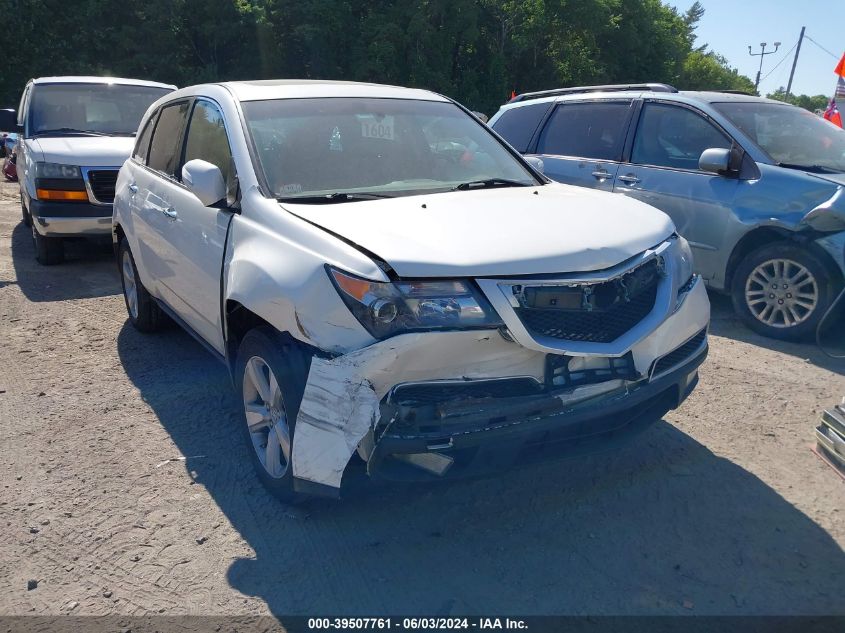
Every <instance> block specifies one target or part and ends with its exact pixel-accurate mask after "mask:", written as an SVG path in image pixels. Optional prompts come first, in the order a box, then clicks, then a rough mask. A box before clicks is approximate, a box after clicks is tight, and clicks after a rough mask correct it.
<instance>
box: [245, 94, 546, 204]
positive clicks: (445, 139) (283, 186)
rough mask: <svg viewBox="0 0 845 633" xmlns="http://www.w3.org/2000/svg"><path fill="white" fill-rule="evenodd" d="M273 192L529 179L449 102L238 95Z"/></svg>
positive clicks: (386, 193) (383, 192) (395, 192)
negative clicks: (253, 98) (266, 98)
mask: <svg viewBox="0 0 845 633" xmlns="http://www.w3.org/2000/svg"><path fill="white" fill-rule="evenodd" d="M243 110H244V115H245V118H246V122H247V126H248V128H249V131H250V134H251V135H252V139H253V142H254V143H255V147H256V148H257V150H258V159H259V162H260V163H261V165H260V167H261V169H262V170H263V173H264V177H265V179H266V181H267V184H268V185H269V187H270V188H271V190H272V192H273V195H274V196H276V197H277V198H281V199H286V200H292V199H302V201H303V202H306V201H309V200H307V198H309V197H310V198H312V200H310V201H314V200H313V198H314V197H318V196H331V195H332V194H357V195H356V196H349V197H343V196H337V195H336V196H335V197H334V198H330V200H332V201H335V200H337V201H342V200H345V199H361V198H363V197H364V196H365V195H366V194H370V195H371V196H372V197H392V196H400V195H414V194H419V193H426V192H433V191H448V190H450V189H454V188H456V187H458V186H461V188H469V187H467V186H466V185H467V183H473V184H480V185H485V184H486V185H489V186H514V185H520V184H521V185H536V184H538V183H537V180H536V179H535V178H534V176H532V175H531V173H530V172H529V171H528V170H527V169H526V168H525V167H524V166H523V165H522V164H521V163H520V162H519V161H518V160H517V159H516V158H514V156H513V155H512V154H511V153H510V152H509V151H508V150H507V149H505V147H504V146H503V145H502V144H501V143H500V142H499V141H498V140H497V139H496V138H495V137H494V136H493V135H492V134H491V133H490V132H489V131H488V130H487V128H485V127H484V126H483V125H482V124H481V123H480V122H479V121H477V120H476V119H474V118H473V117H471V116H470V115H468V114H466V113H465V112H463V111H462V110H461V109H460V108H458V107H457V106H455V105H454V104H452V103H444V102H434V101H413V100H409V99H364V98H331V99H276V100H272V101H250V102H245V103H244V104H243Z"/></svg>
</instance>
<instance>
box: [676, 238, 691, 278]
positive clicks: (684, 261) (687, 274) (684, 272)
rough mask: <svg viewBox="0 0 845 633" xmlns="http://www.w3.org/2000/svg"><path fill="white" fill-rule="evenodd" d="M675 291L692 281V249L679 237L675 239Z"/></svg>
mask: <svg viewBox="0 0 845 633" xmlns="http://www.w3.org/2000/svg"><path fill="white" fill-rule="evenodd" d="M674 252H675V266H676V271H677V272H676V273H675V289H676V290H680V289H681V288H684V287H685V286H686V285H687V284H689V283H690V281H692V275H693V270H692V249H691V248H690V245H689V242H687V241H686V240H685V239H684V238H682V237H681V236H680V235H679V236H677V238H675V248H674Z"/></svg>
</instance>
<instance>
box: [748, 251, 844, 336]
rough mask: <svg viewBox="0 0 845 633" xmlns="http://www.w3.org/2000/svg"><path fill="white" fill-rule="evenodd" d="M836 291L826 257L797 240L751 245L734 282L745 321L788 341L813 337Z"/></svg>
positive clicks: (759, 331)
mask: <svg viewBox="0 0 845 633" xmlns="http://www.w3.org/2000/svg"><path fill="white" fill-rule="evenodd" d="M835 294H836V293H835V288H834V284H833V281H832V279H831V275H830V273H829V271H828V268H827V267H826V266H825V265H824V263H822V261H821V260H820V259H819V258H818V257H816V256H815V255H814V254H813V253H812V252H810V251H809V250H807V249H806V248H802V247H801V246H799V245H797V244H793V243H791V242H777V243H775V244H768V245H766V246H762V247H760V248H758V249H755V250H753V251H751V252H750V253H749V254H748V255H746V257H745V259H743V260H742V262H741V263H740V264H739V266H738V267H737V269H736V272H735V273H734V276H733V282H732V284H731V297H732V299H733V305H734V310H735V311H736V313H737V314H738V315H739V317H740V318H741V319H742V320H743V321H744V322H745V324H746V325H747V326H748V327H750V328H751V329H752V330H754V331H755V332H757V333H758V334H762V335H763V336H768V337H771V338H775V339H779V340H782V341H803V340H809V339H811V338H812V337H813V336H814V335H815V332H816V328H817V327H818V324H819V322H820V321H821V319H822V317H823V316H824V314H825V312H827V309H828V308H829V307H830V303H831V301H832V300H833V297H834V296H835Z"/></svg>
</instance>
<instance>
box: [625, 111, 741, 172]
mask: <svg viewBox="0 0 845 633" xmlns="http://www.w3.org/2000/svg"><path fill="white" fill-rule="evenodd" d="M711 147H720V148H724V149H730V148H731V140H730V139H729V138H728V137H727V136H725V135H724V134H723V133H722V132H721V131H720V130H719V129H718V128H716V127H715V126H714V125H713V124H712V123H710V122H709V121H707V120H706V119H705V118H704V117H703V116H701V115H700V114H698V113H696V112H694V111H692V110H690V109H688V108H681V107H678V106H673V105H669V104H666V103H646V104H645V106H644V107H643V113H642V115H641V116H640V123H639V126H638V127H637V135H636V136H635V137H634V147H633V150H632V152H631V162H632V163H637V164H639V165H656V166H659V167H673V168H676V169H698V159H699V158H700V157H701V153H702V152H703V151H704V150H706V149H709V148H711Z"/></svg>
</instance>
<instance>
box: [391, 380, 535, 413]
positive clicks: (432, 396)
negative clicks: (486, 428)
mask: <svg viewBox="0 0 845 633" xmlns="http://www.w3.org/2000/svg"><path fill="white" fill-rule="evenodd" d="M542 391H543V386H542V385H541V384H540V383H539V382H537V381H536V380H534V379H533V378H503V379H501V380H467V381H466V382H443V383H436V382H435V383H424V384H408V385H400V386H398V387H396V389H394V390H393V393H392V394H391V396H390V400H391V402H395V403H397V404H400V405H403V406H420V405H434V404H440V403H441V402H448V401H454V400H465V399H482V398H514V397H517V396H532V395H535V394H538V393H541V392H542Z"/></svg>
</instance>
